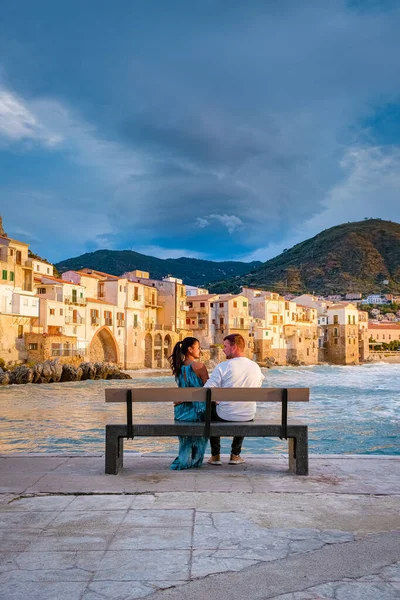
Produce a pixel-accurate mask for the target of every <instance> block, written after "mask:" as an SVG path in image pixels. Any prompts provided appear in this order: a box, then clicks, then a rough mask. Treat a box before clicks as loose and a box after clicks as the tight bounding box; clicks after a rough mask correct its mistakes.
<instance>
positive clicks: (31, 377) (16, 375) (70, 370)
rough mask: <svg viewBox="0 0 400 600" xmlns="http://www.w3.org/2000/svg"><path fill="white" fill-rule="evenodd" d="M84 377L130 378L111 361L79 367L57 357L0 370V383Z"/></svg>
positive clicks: (69, 379) (56, 380)
mask: <svg viewBox="0 0 400 600" xmlns="http://www.w3.org/2000/svg"><path fill="white" fill-rule="evenodd" d="M86 379H132V377H131V376H130V375H128V374H127V373H124V372H123V371H121V370H120V369H119V368H118V367H117V365H114V364H112V363H100V362H96V363H94V364H93V363H91V362H85V363H81V364H80V365H79V367H75V366H74V365H71V364H62V363H61V362H60V360H59V359H58V358H56V359H55V360H46V361H45V362H43V363H37V364H35V365H34V366H33V367H28V366H26V365H20V366H18V367H15V369H14V370H13V371H3V370H0V385H8V384H17V385H19V384H24V383H57V382H59V381H63V382H64V381H81V380H86Z"/></svg>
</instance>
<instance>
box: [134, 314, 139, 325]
mask: <svg viewBox="0 0 400 600" xmlns="http://www.w3.org/2000/svg"><path fill="white" fill-rule="evenodd" d="M133 326H134V327H137V326H138V316H137V315H133Z"/></svg>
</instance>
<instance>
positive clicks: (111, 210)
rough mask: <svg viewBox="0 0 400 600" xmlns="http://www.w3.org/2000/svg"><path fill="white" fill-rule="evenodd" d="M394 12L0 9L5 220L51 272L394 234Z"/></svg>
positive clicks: (262, 252)
mask: <svg viewBox="0 0 400 600" xmlns="http://www.w3.org/2000/svg"><path fill="white" fill-rule="evenodd" d="M399 30H400V3H399V2H395V1H393V2H391V1H382V2H378V1H374V0H363V1H362V2H361V1H360V2H358V1H344V0H325V1H324V2H321V0H304V1H303V2H298V1H297V0H262V1H258V0H253V1H250V2H242V1H241V0H240V1H239V0H229V1H228V0H224V1H220V0H202V1H197V0H192V1H190V2H188V1H187V0H182V1H180V0H171V1H170V2H166V1H165V0H154V1H150V2H149V1H147V2H145V1H141V0H140V1H139V0H138V1H134V0H129V1H128V0H114V2H112V3H111V2H109V1H108V0H107V1H105V0H87V1H85V2H82V1H81V0H79V1H77V0H69V1H68V2H54V0H51V1H50V0H49V1H46V0H36V1H35V2H32V1H31V0H29V1H28V0H27V1H24V0H17V1H15V0H2V2H1V4H0V214H1V215H2V216H3V221H4V226H5V229H6V231H7V233H8V235H10V236H13V237H15V238H17V239H21V240H24V241H26V242H28V243H30V244H31V247H32V249H33V250H34V251H35V252H37V253H38V254H40V255H42V256H43V257H45V258H47V259H49V260H51V261H54V262H56V261H58V260H62V259H64V258H68V257H71V256H77V255H78V254H82V253H84V252H88V251H93V250H96V249H99V248H110V249H115V250H118V249H132V250H136V251H138V252H143V253H145V254H150V255H153V256H159V257H161V258H166V257H178V256H193V257H200V258H208V259H211V260H225V259H237V260H252V259H257V260H263V261H264V260H267V259H268V258H272V257H273V256H275V255H276V254H278V253H280V252H281V251H282V250H283V249H284V248H288V247H291V246H292V245H293V244H295V243H297V242H299V241H302V240H303V239H305V238H307V237H311V236H312V235H315V234H316V233H318V232H319V231H321V230H323V229H326V228H328V227H331V226H333V225H336V224H339V223H343V222H347V221H357V220H362V219H363V217H380V218H383V219H390V220H393V221H400V71H399V57H400V36H399V34H398V32H399Z"/></svg>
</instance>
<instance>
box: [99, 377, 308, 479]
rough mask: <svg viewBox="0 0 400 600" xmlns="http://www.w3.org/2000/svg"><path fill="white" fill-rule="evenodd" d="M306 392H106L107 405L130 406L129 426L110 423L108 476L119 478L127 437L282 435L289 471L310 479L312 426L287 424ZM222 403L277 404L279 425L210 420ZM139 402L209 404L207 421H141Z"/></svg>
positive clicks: (188, 389)
mask: <svg viewBox="0 0 400 600" xmlns="http://www.w3.org/2000/svg"><path fill="white" fill-rule="evenodd" d="M309 399H310V391H309V389H308V388H287V389H281V388H211V389H209V388H129V389H118V388H111V389H108V390H106V402H123V403H124V404H126V410H127V420H126V424H121V425H106V455H105V461H106V464H105V472H106V473H107V474H109V475H117V474H118V473H119V471H120V470H121V468H122V467H123V456H124V438H127V439H133V438H135V437H171V436H174V437H175V436H185V435H188V436H198V437H206V438H209V437H210V436H220V437H232V436H234V435H237V436H245V437H279V438H281V439H287V440H289V470H290V471H292V472H294V473H296V475H308V427H307V426H306V425H299V424H288V422H287V414H288V403H289V402H308V401H309ZM212 401H215V402H221V401H225V402H227V401H229V402H279V403H280V404H281V406H282V413H281V422H280V423H279V424H276V423H275V424H271V422H270V421H269V420H268V419H261V418H259V417H257V415H256V417H255V419H254V421H214V422H211V403H212ZM138 402H170V403H171V402H205V403H206V413H205V421H204V422H199V423H195V422H188V421H174V420H173V418H172V419H168V418H164V419H157V418H152V417H150V418H146V419H143V418H140V419H139V420H138V421H134V419H133V414H132V405H133V403H138Z"/></svg>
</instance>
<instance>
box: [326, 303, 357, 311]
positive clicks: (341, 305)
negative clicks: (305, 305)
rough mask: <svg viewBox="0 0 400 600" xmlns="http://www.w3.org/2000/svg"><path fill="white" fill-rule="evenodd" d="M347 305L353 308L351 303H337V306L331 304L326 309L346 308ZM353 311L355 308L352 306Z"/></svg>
mask: <svg viewBox="0 0 400 600" xmlns="http://www.w3.org/2000/svg"><path fill="white" fill-rule="evenodd" d="M349 304H352V305H353V306H354V304H353V303H352V302H338V303H337V304H331V305H330V306H328V308H333V309H335V308H346V307H347V306H349ZM354 309H355V310H356V309H357V307H356V306H354Z"/></svg>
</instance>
